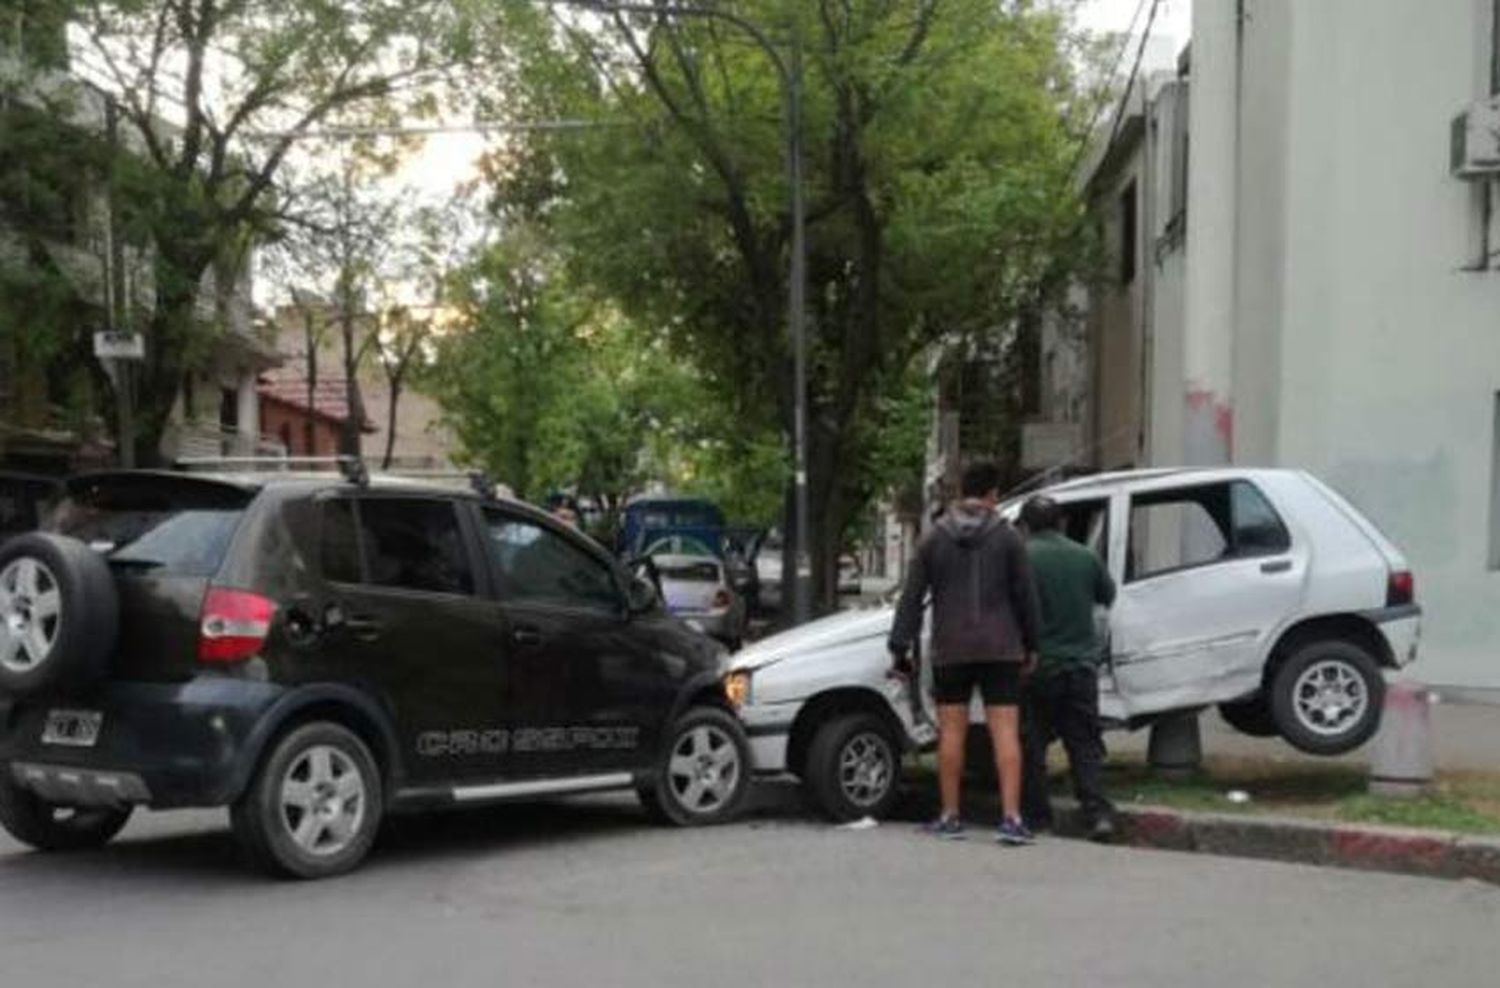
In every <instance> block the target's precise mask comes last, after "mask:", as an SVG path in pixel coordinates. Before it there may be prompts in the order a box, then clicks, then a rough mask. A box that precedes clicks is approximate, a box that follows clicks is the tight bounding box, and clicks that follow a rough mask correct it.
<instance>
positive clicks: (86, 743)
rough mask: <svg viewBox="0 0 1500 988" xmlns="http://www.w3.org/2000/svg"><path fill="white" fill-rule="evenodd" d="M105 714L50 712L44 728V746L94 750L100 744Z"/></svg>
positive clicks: (70, 711) (92, 711)
mask: <svg viewBox="0 0 1500 988" xmlns="http://www.w3.org/2000/svg"><path fill="white" fill-rule="evenodd" d="M102 726H104V714H102V713H100V712H99V711H97V710H49V711H47V723H46V726H44V727H43V728H42V744H60V745H66V746H67V747H69V748H92V747H93V746H94V745H96V744H98V742H99V728H101V727H102Z"/></svg>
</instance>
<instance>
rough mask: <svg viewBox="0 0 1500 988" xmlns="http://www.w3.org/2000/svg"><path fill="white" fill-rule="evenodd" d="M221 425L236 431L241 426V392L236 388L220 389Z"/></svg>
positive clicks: (223, 427)
mask: <svg viewBox="0 0 1500 988" xmlns="http://www.w3.org/2000/svg"><path fill="white" fill-rule="evenodd" d="M219 427H220V428H221V429H223V430H224V431H225V432H235V431H237V430H238V429H239V427H240V393H239V392H238V391H236V390H235V389H234V388H221V389H220V390H219Z"/></svg>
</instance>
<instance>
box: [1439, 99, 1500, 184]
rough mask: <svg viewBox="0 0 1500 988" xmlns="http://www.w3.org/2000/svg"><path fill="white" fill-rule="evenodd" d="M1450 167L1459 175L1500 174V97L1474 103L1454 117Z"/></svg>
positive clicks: (1481, 176) (1470, 176)
mask: <svg viewBox="0 0 1500 988" xmlns="http://www.w3.org/2000/svg"><path fill="white" fill-rule="evenodd" d="M1449 169H1450V170H1451V171H1452V172H1453V174H1454V175H1456V176H1458V177H1459V178H1488V177H1490V176H1494V175H1497V174H1500V96H1491V97H1490V98H1488V99H1483V100H1479V101H1477V102H1475V103H1472V104H1470V105H1469V108H1468V109H1467V110H1465V111H1464V112H1463V113H1460V114H1459V115H1458V116H1456V117H1454V118H1453V131H1452V146H1451V148H1450V158H1449Z"/></svg>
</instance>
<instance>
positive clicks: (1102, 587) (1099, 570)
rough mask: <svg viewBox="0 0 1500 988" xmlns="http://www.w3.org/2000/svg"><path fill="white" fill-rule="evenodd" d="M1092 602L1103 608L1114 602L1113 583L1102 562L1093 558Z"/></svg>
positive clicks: (1096, 557)
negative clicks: (1101, 605)
mask: <svg viewBox="0 0 1500 988" xmlns="http://www.w3.org/2000/svg"><path fill="white" fill-rule="evenodd" d="M1094 600H1095V602H1097V603H1100V604H1103V605H1104V606H1105V607H1108V606H1110V605H1111V604H1113V603H1114V602H1115V581H1114V577H1112V576H1110V575H1109V570H1108V569H1106V568H1105V566H1104V562H1103V560H1101V559H1100V558H1099V557H1098V556H1094Z"/></svg>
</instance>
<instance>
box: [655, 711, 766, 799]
mask: <svg viewBox="0 0 1500 988" xmlns="http://www.w3.org/2000/svg"><path fill="white" fill-rule="evenodd" d="M751 771H752V765H751V761H750V742H749V740H748V739H746V737H745V729H744V728H743V727H742V726H741V725H740V722H739V721H738V720H736V719H735V718H734V717H732V716H730V715H729V714H728V713H726V712H725V711H723V710H720V709H719V708H718V707H693V708H692V709H691V710H689V711H688V712H687V713H686V714H684V715H683V716H682V718H681V719H679V720H678V721H677V723H675V724H673V725H672V728H671V731H670V732H669V736H668V740H667V743H666V744H665V745H663V746H662V754H661V759H660V762H659V763H658V765H657V768H656V772H655V773H654V775H653V778H652V779H651V780H650V781H649V782H646V783H643V784H642V785H641V786H639V787H638V788H637V789H636V793H637V795H639V796H640V799H641V805H642V806H643V807H645V810H646V814H647V816H649V817H651V818H652V819H654V820H657V821H660V822H663V823H670V824H673V825H675V826H678V827H698V826H707V825H710V824H716V823H725V822H727V821H729V820H732V819H734V817H735V816H736V815H737V814H738V813H739V811H740V808H741V807H742V806H743V805H744V803H745V797H746V796H747V795H748V794H749V792H750V774H751ZM699 772H702V773H704V774H703V775H701V776H700V775H699V774H697V773H699ZM726 776H727V778H726Z"/></svg>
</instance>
